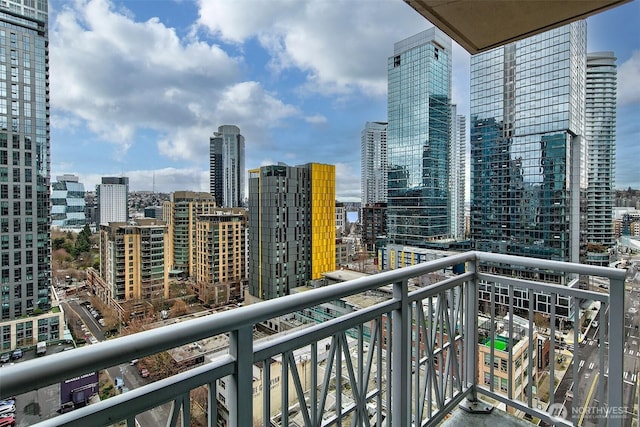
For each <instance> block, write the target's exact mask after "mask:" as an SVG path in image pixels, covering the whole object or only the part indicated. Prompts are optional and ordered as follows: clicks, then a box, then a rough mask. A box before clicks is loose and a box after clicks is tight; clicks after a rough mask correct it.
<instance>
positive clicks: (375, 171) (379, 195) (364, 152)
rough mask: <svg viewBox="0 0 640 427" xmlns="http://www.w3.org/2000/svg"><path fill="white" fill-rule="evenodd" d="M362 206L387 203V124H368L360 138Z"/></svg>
mask: <svg viewBox="0 0 640 427" xmlns="http://www.w3.org/2000/svg"><path fill="white" fill-rule="evenodd" d="M360 149H361V156H360V162H361V179H362V184H361V185H362V206H366V205H368V204H370V203H380V202H386V201H387V123H386V122H367V123H366V124H365V126H364V129H363V130H362V134H361V136H360Z"/></svg>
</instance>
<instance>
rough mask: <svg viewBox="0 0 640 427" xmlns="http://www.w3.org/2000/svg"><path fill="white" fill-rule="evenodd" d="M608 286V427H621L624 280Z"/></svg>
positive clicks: (613, 281) (611, 282)
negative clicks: (609, 411) (609, 413)
mask: <svg viewBox="0 0 640 427" xmlns="http://www.w3.org/2000/svg"><path fill="white" fill-rule="evenodd" d="M609 284H610V286H609V382H608V387H609V402H608V403H609V409H610V410H611V415H610V416H609V417H608V419H607V425H608V426H610V427H619V426H622V416H623V411H624V408H623V403H622V402H623V400H622V398H623V392H622V389H623V370H624V339H625V336H624V334H625V327H624V313H625V307H624V292H625V291H624V279H618V280H616V279H610V283H609Z"/></svg>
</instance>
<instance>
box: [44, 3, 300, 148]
mask: <svg viewBox="0 0 640 427" xmlns="http://www.w3.org/2000/svg"><path fill="white" fill-rule="evenodd" d="M53 16H54V17H55V18H54V20H53V22H52V25H51V27H52V28H51V32H50V39H51V45H52V47H51V59H50V61H51V70H52V74H51V75H52V77H51V91H52V96H51V99H52V108H53V109H54V111H57V113H56V114H57V116H58V117H68V119H67V120H65V121H64V122H60V123H61V125H62V126H66V127H69V126H73V125H77V118H80V119H81V120H82V121H84V122H86V126H87V128H88V129H90V130H91V131H92V132H93V133H94V134H95V135H97V136H98V137H99V138H100V139H101V140H103V141H106V142H108V143H112V144H115V145H116V146H117V147H118V148H116V149H115V151H116V155H115V157H121V156H124V155H126V152H127V150H128V149H129V147H130V146H131V145H132V144H135V139H136V133H137V132H138V131H139V130H140V129H152V130H155V131H159V132H161V133H164V134H165V135H166V140H168V141H178V142H177V143H175V144H173V145H168V144H166V142H163V143H162V144H161V146H162V147H163V148H164V149H165V150H166V149H170V148H171V147H172V146H176V147H178V148H181V149H180V151H176V152H167V151H165V152H164V153H165V154H166V155H168V156H169V157H172V158H182V159H197V158H199V157H200V155H201V154H202V151H200V152H198V151H196V150H194V149H195V148H197V147H200V148H202V144H198V143H194V142H197V141H201V140H202V139H206V137H204V138H203V135H202V134H200V135H196V133H197V131H199V130H201V129H203V128H207V127H210V126H212V125H211V123H216V122H218V120H220V119H224V115H223V117H220V118H219V117H217V116H216V115H215V113H216V111H220V110H225V111H227V110H228V107H229V105H230V104H231V103H230V102H229V100H230V99H233V96H238V97H240V99H235V100H234V102H233V105H234V107H236V110H235V111H232V112H230V113H229V115H230V116H232V117H231V119H234V120H241V121H247V120H249V118H251V119H252V120H253V119H254V118H255V117H258V113H259V116H260V117H264V118H265V120H269V119H273V120H274V121H275V122H277V121H278V120H279V119H281V118H282V117H285V116H286V115H289V114H298V112H297V110H296V109H295V108H294V107H291V106H287V105H285V104H284V103H282V102H281V101H279V100H277V99H276V98H275V97H274V96H272V95H268V94H265V93H263V92H261V91H260V88H259V83H255V82H249V83H242V82H239V81H238V78H239V77H240V76H241V72H240V71H241V68H242V64H243V59H242V58H234V57H231V56H230V55H229V54H227V53H226V52H225V51H223V50H222V49H221V48H220V47H218V46H216V45H209V44H206V43H204V42H200V41H198V40H193V39H191V40H190V41H188V42H185V41H183V40H180V39H179V37H178V36H177V35H176V32H175V30H174V29H172V28H168V27H166V26H165V25H164V24H162V23H161V22H159V21H158V20H157V19H156V18H154V19H150V20H148V21H146V22H135V21H134V20H133V19H132V18H130V17H129V16H127V15H123V14H121V13H119V12H118V11H116V10H115V9H114V6H113V5H112V4H111V3H110V2H109V1H107V0H90V1H79V2H75V3H64V6H63V9H62V10H60V11H58V12H57V14H54V15H53ZM131 40H135V41H136V43H131ZM246 88H250V89H246ZM255 97H258V99H256V98H255ZM225 102H226V106H225V105H224V103H225ZM265 111H266V112H267V114H265ZM74 116H75V117H76V120H72V119H71V117H74ZM57 123H58V122H53V125H54V126H57ZM263 124H264V123H263ZM209 133H210V131H207V132H205V133H204V135H208V134H209ZM185 135H186V136H189V138H190V139H189V140H188V141H180V138H184V136H185ZM196 136H197V140H196ZM179 142H181V143H179Z"/></svg>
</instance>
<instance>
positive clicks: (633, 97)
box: [618, 50, 640, 105]
mask: <svg viewBox="0 0 640 427" xmlns="http://www.w3.org/2000/svg"><path fill="white" fill-rule="evenodd" d="M638 103H640V50H635V51H634V52H633V55H631V58H629V59H628V60H627V61H625V62H624V63H623V64H622V65H620V67H619V68H618V105H629V104H638Z"/></svg>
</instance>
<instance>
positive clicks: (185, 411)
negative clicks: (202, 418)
mask: <svg viewBox="0 0 640 427" xmlns="http://www.w3.org/2000/svg"><path fill="white" fill-rule="evenodd" d="M182 425H183V426H190V425H191V392H189V391H188V392H186V393H185V394H183V395H182Z"/></svg>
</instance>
